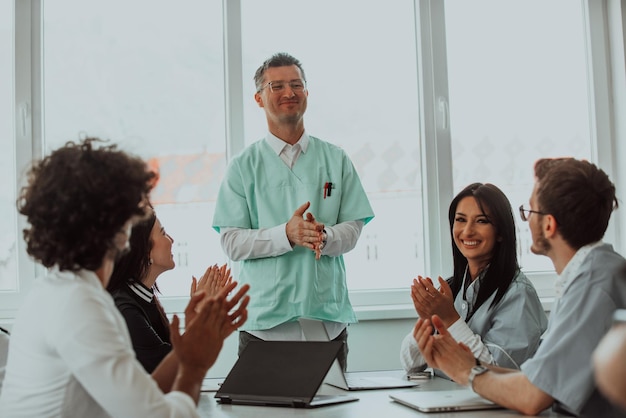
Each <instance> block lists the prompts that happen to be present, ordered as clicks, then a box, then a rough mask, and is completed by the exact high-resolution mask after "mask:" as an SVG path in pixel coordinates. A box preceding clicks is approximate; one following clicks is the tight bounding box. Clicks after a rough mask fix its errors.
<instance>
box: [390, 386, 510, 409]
mask: <svg viewBox="0 0 626 418" xmlns="http://www.w3.org/2000/svg"><path fill="white" fill-rule="evenodd" d="M389 397H390V398H391V399H393V400H394V401H396V402H398V403H401V404H402V405H406V406H408V407H410V408H413V409H416V410H418V411H420V412H452V411H474V410H480V409H498V408H502V407H501V406H499V405H497V404H495V403H493V402H491V401H489V400H487V399H484V398H481V397H480V396H479V395H477V394H476V393H474V392H473V391H471V390H469V389H459V390H435V391H419V392H418V391H414V392H398V393H394V394H392V395H389Z"/></svg>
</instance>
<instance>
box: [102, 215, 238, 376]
mask: <svg viewBox="0 0 626 418" xmlns="http://www.w3.org/2000/svg"><path fill="white" fill-rule="evenodd" d="M173 243H174V239H173V238H172V237H171V236H170V235H169V234H168V233H167V232H166V231H165V228H164V227H163V225H161V221H160V220H159V218H158V217H157V215H156V213H155V212H154V210H152V209H150V211H149V215H148V217H147V219H145V220H143V221H141V222H139V223H137V224H136V225H135V226H133V229H132V232H131V235H130V250H129V251H128V252H126V253H125V254H124V255H123V256H122V257H121V258H120V259H119V260H118V261H117V262H116V263H115V269H114V270H113V273H112V274H111V279H110V281H109V284H108V286H107V290H108V291H109V292H111V295H112V296H113V300H114V301H115V305H116V306H117V308H118V309H119V310H120V313H121V314H122V316H123V317H124V320H125V321H126V325H127V326H128V332H129V333H130V338H131V340H132V342H133V349H134V350H135V353H136V354H137V360H139V362H140V363H141V365H142V366H143V367H144V368H145V369H146V371H147V372H148V373H152V372H153V371H154V370H155V369H156V368H157V366H158V365H159V364H160V363H161V361H162V360H163V359H164V358H165V357H166V356H167V355H168V354H169V353H170V352H171V350H172V342H171V340H170V330H169V321H168V320H167V317H166V315H165V310H164V309H163V306H162V305H161V302H160V301H159V298H158V297H157V293H158V291H159V288H158V286H157V283H156V281H157V278H158V277H159V276H160V275H161V274H162V273H164V272H166V271H168V270H172V269H173V268H174V267H175V266H176V263H175V262H174V256H173V254H172V244H173ZM231 281H232V278H231V276H230V269H227V268H226V265H223V266H222V267H221V268H220V267H218V266H217V265H213V266H210V267H209V268H208V269H207V270H206V272H205V273H204V275H203V276H202V278H201V279H200V281H199V282H197V281H196V279H195V277H194V278H193V279H192V282H191V294H192V295H193V294H194V293H195V292H196V291H197V290H204V291H205V292H206V293H207V294H208V295H213V294H216V293H217V292H218V291H219V290H220V289H222V288H223V287H224V286H226V285H228V284H229V283H230V282H231Z"/></svg>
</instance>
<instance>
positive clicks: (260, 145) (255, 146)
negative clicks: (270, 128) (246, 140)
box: [232, 138, 271, 161]
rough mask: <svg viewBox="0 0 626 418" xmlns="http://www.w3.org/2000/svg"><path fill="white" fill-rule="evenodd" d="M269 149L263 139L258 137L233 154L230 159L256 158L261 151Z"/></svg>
mask: <svg viewBox="0 0 626 418" xmlns="http://www.w3.org/2000/svg"><path fill="white" fill-rule="evenodd" d="M269 150H271V148H270V146H269V145H268V144H267V142H266V141H265V139H263V138H262V139H259V140H257V141H255V142H253V143H251V144H249V145H247V146H246V147H245V148H244V149H242V150H241V151H240V152H238V153H237V154H235V155H234V156H233V158H232V161H245V160H249V159H254V158H257V157H258V156H259V155H260V154H262V153H263V152H267V151H269Z"/></svg>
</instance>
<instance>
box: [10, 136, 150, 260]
mask: <svg viewBox="0 0 626 418" xmlns="http://www.w3.org/2000/svg"><path fill="white" fill-rule="evenodd" d="M95 142H104V141H101V140H100V139H98V138H86V139H84V140H82V141H80V143H74V142H68V143H66V144H65V146H63V147H61V148H59V149H57V150H55V151H53V152H52V153H51V154H50V155H48V156H47V157H45V158H44V159H43V160H41V161H39V162H36V163H34V165H33V167H32V168H31V169H30V171H29V173H28V184H27V185H26V186H25V187H23V188H22V189H21V191H20V194H19V198H18V200H17V207H18V211H19V212H20V213H21V214H22V215H24V216H26V218H27V220H28V223H29V224H30V225H29V227H28V228H26V229H24V231H23V233H24V240H25V241H26V244H27V252H28V254H30V255H31V256H32V257H33V258H34V259H35V260H37V261H39V262H40V263H41V264H43V265H44V266H46V267H52V266H55V265H57V266H58V267H59V269H60V270H71V271H76V270H80V269H87V270H92V271H95V270H97V269H98V268H99V267H100V266H101V265H102V261H103V260H104V257H105V255H106V254H107V252H108V251H111V250H114V249H115V245H114V242H113V239H114V237H115V236H116V234H117V233H118V232H120V230H121V229H122V228H123V227H124V225H125V224H126V223H127V222H128V221H129V220H131V219H133V218H135V217H144V216H145V215H146V205H142V202H144V201H147V197H148V194H149V193H150V190H151V189H152V187H153V185H154V178H155V173H154V172H152V171H150V170H149V169H148V167H147V165H146V163H145V162H144V161H143V160H141V159H140V158H138V157H134V156H131V155H129V154H126V153H125V152H123V151H120V150H118V149H117V146H116V145H108V146H104V145H102V146H101V147H98V148H96V147H95V144H94V143H95Z"/></svg>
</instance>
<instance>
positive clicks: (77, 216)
mask: <svg viewBox="0 0 626 418" xmlns="http://www.w3.org/2000/svg"><path fill="white" fill-rule="evenodd" d="M95 142H96V140H95V139H87V140H85V141H83V142H82V143H80V144H74V143H68V144H66V145H65V146H64V147H62V148H60V149H58V150H56V151H54V152H52V154H50V155H49V156H47V157H46V158H44V159H43V160H42V161H40V162H37V163H35V164H34V166H33V168H32V169H31V171H30V175H29V178H28V184H27V185H26V186H25V187H24V188H23V189H22V192H21V195H20V200H19V202H18V208H19V211H20V213H21V214H22V215H24V216H26V218H27V221H28V223H29V227H28V228H27V229H25V230H24V239H25V240H26V244H27V250H28V253H29V254H30V255H31V256H32V257H33V258H35V259H36V260H37V261H39V262H40V263H41V264H43V265H44V266H45V267H48V268H49V271H48V273H47V274H46V275H44V276H43V277H41V278H39V279H38V280H36V281H35V283H34V284H33V286H32V288H31V290H30V292H29V293H28V295H27V296H26V298H25V299H24V301H23V303H22V306H21V308H20V312H19V313H18V315H17V319H16V321H15V324H14V326H13V329H12V334H11V344H10V346H9V358H8V363H7V369H6V378H5V381H4V385H3V388H2V393H1V395H0V416H3V417H44V416H46V417H48V416H54V417H104V416H117V417H122V416H123V417H147V416H150V417H195V416H197V411H196V404H197V402H198V397H199V392H200V386H201V383H202V379H203V378H204V376H205V374H206V372H207V370H208V369H209V367H211V365H212V364H213V363H214V362H215V360H216V359H217V356H218V354H219V352H220V350H221V347H222V344H223V341H224V339H225V338H226V337H227V336H228V335H230V334H231V333H232V332H233V331H234V330H235V329H237V328H238V327H239V326H240V325H241V324H242V323H243V322H244V321H245V320H246V315H247V311H246V305H247V301H248V299H247V296H244V295H245V293H246V291H247V288H246V287H245V286H244V287H242V288H241V289H240V290H239V292H237V293H236V294H235V295H233V297H232V299H228V298H227V297H228V292H230V291H232V290H233V289H234V288H235V286H236V283H232V284H231V285H229V286H226V287H225V288H224V289H223V291H222V292H221V293H219V294H218V295H217V296H214V297H205V296H206V295H205V293H204V292H200V293H198V294H196V295H194V297H192V298H191V301H190V302H189V305H188V306H187V308H186V309H185V322H186V323H185V334H184V335H183V336H181V335H180V331H179V320H178V318H177V317H176V316H175V317H174V319H173V321H172V324H171V326H170V333H171V338H172V345H173V348H174V351H173V352H172V353H173V355H171V356H169V358H167V359H165V360H163V362H162V364H160V365H159V367H158V368H157V370H155V372H154V373H153V374H152V376H150V375H148V374H146V372H145V371H144V370H143V368H142V367H141V365H140V364H139V363H138V362H137V360H136V359H135V353H134V352H133V349H132V346H131V342H130V337H129V335H128V330H127V329H126V324H125V323H124V319H123V318H122V316H121V315H120V313H119V312H118V310H117V308H116V307H115V304H114V303H113V299H112V298H111V296H110V295H109V294H108V293H107V292H106V290H105V287H106V286H107V284H108V282H109V278H110V276H111V272H112V271H113V265H114V262H115V260H116V259H117V258H119V256H120V254H122V253H123V252H124V251H126V250H127V249H128V239H129V233H130V231H131V227H132V225H133V223H134V222H136V221H137V220H138V219H141V218H143V217H145V215H146V212H147V208H148V203H147V202H148V194H149V192H150V190H151V188H152V185H153V178H154V174H153V173H151V172H150V171H149V170H148V168H147V167H146V164H145V163H144V162H143V161H142V160H140V159H139V158H136V157H131V156H129V155H127V154H125V153H124V152H122V151H119V150H117V149H116V147H115V146H102V147H100V148H96V147H95V145H96V144H95ZM236 305H239V306H238V307H237V306H236ZM164 392H166V394H165V395H164Z"/></svg>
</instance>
